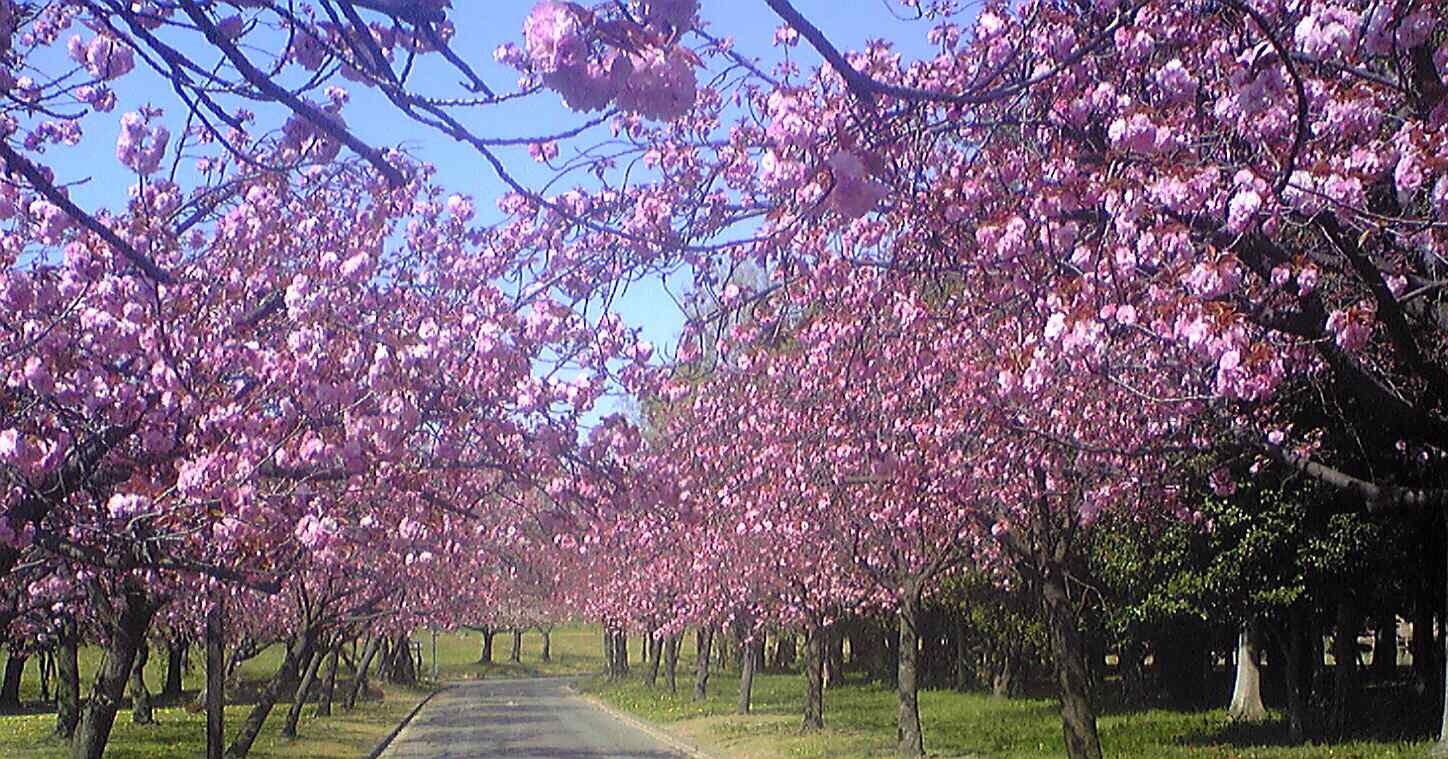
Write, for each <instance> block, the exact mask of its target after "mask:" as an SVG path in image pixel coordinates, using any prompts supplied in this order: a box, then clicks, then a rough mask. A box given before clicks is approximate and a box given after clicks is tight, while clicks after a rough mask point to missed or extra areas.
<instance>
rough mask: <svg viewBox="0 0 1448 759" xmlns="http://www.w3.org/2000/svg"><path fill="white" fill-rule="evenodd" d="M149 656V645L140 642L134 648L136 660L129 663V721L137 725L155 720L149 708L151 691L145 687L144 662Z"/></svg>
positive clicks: (150, 723) (153, 713) (151, 722)
mask: <svg viewBox="0 0 1448 759" xmlns="http://www.w3.org/2000/svg"><path fill="white" fill-rule="evenodd" d="M150 658H151V647H150V646H149V645H147V644H146V643H144V642H142V643H141V645H140V647H139V648H137V649H136V661H135V663H134V664H132V665H131V682H130V691H131V721H132V722H135V723H136V724H138V725H152V724H155V722H156V714H155V711H154V710H153V709H152V708H151V691H150V690H147V688H146V662H147V661H148V660H149V659H150Z"/></svg>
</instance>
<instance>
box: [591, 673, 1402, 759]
mask: <svg viewBox="0 0 1448 759" xmlns="http://www.w3.org/2000/svg"><path fill="white" fill-rule="evenodd" d="M691 658H692V657H691ZM690 665H691V666H689V667H686V666H685V661H683V660H681V661H680V662H679V670H680V682H679V695H677V696H670V695H669V694H668V693H667V692H665V691H663V690H662V689H661V688H660V689H653V690H651V689H648V688H646V687H645V686H644V685H643V682H642V681H641V680H640V679H638V678H636V677H634V678H629V679H628V680H626V681H624V682H620V683H609V682H607V681H605V680H603V679H602V678H594V679H592V680H589V681H588V682H586V683H585V684H584V690H585V691H586V692H589V693H591V694H593V695H596V696H597V697H599V698H601V699H602V700H604V701H606V702H607V703H609V704H610V705H612V706H614V707H616V708H619V709H622V710H624V711H628V712H630V713H633V714H636V715H638V716H640V717H642V718H644V719H646V720H649V721H652V722H655V723H659V724H662V725H663V726H664V727H665V728H666V729H668V730H670V731H671V732H674V733H676V734H678V735H680V736H681V737H684V738H686V739H688V740H691V741H695V742H697V743H699V744H702V745H704V746H706V747H708V748H711V749H713V750H714V751H715V752H716V753H721V754H723V755H726V756H730V757H738V758H739V759H785V758H786V757H789V758H791V759H795V758H812V757H819V758H821V759H823V758H824V757H831V758H836V759H862V758H864V757H870V758H872V759H873V758H874V757H888V756H892V755H893V753H894V740H895V694H894V691H893V690H889V689H886V688H884V687H881V686H878V685H873V684H847V685H844V686H842V687H838V688H833V689H830V690H828V691H826V693H825V722H826V725H827V728H826V730H824V731H823V732H820V733H816V734H812V735H802V734H800V732H799V727H800V719H801V717H800V710H801V708H802V707H801V703H802V699H803V691H804V688H803V681H802V680H801V678H800V676H798V675H773V674H771V675H760V676H758V677H756V679H755V686H754V697H753V713H752V714H750V715H749V716H744V717H741V716H736V715H734V713H733V712H734V707H735V702H736V700H737V698H738V679H737V674H734V673H728V674H720V673H715V675H714V676H713V677H711V678H710V681H709V686H710V694H709V698H708V700H706V701H704V702H698V703H696V702H694V701H693V698H692V688H693V682H692V678H691V677H687V675H686V673H692V671H693V669H692V662H691V661H690ZM920 712H921V718H922V720H923V722H924V724H925V747H926V750H927V751H928V752H929V753H930V754H931V755H932V756H949V757H982V758H984V757H989V758H990V759H1059V757H1061V756H1064V755H1065V749H1064V746H1063V743H1062V739H1061V722H1060V717H1059V712H1058V711H1057V707H1056V703H1055V702H1054V701H1052V700H1045V699H1011V700H1004V699H993V698H991V697H989V696H986V695H982V694H968V693H956V692H953V691H925V692H922V693H921V696H920ZM1099 729H1100V731H1101V741H1102V744H1103V748H1104V750H1105V753H1106V755H1107V756H1108V757H1111V759H1401V758H1403V757H1418V756H1422V755H1423V753H1424V751H1425V750H1426V748H1427V746H1428V744H1427V743H1425V742H1421V741H1403V740H1384V741H1351V742H1343V743H1335V744H1323V745H1308V746H1287V745H1282V740H1281V737H1280V736H1281V735H1282V734H1283V733H1284V732H1285V729H1283V728H1282V727H1281V726H1280V725H1267V726H1264V727H1260V728H1243V727H1234V726H1232V725H1231V724H1229V723H1228V722H1227V721H1226V714H1225V712H1224V711H1221V710H1216V711H1202V712H1178V711H1167V710H1160V709H1153V710H1142V711H1130V712H1121V713H1110V714H1106V715H1103V716H1102V717H1101V718H1100V721H1099Z"/></svg>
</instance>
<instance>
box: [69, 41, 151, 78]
mask: <svg viewBox="0 0 1448 759" xmlns="http://www.w3.org/2000/svg"><path fill="white" fill-rule="evenodd" d="M67 47H68V52H69V53H70V58H71V60H73V61H75V62H76V63H79V64H80V65H82V66H84V67H85V68H86V70H87V71H89V72H90V73H91V76H94V77H95V78H97V79H104V80H111V79H119V78H120V77H123V76H125V75H126V74H128V73H130V72H131V69H133V68H135V67H136V60H135V56H134V55H133V54H132V52H131V48H130V47H129V46H128V45H126V43H124V42H121V41H120V40H118V39H116V38H115V37H112V36H110V35H107V34H102V35H98V36H97V37H95V38H94V39H92V40H91V41H90V42H89V43H86V42H82V41H81V38H80V37H79V36H76V37H71V38H70V42H69V44H68V46H67Z"/></svg>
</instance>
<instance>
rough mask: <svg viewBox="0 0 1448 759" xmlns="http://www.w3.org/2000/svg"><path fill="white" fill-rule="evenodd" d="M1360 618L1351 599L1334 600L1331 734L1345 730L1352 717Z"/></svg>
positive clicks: (1341, 733)
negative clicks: (1335, 608)
mask: <svg viewBox="0 0 1448 759" xmlns="http://www.w3.org/2000/svg"><path fill="white" fill-rule="evenodd" d="M1361 621H1362V620H1361V618H1360V617H1359V616H1358V613H1357V609H1356V608H1355V607H1354V606H1353V602H1352V599H1349V598H1342V599H1340V600H1339V601H1338V603H1337V619H1336V623H1335V624H1334V630H1333V635H1332V657H1333V678H1332V712H1331V718H1330V724H1331V725H1332V731H1333V733H1334V734H1335V735H1339V736H1341V735H1343V734H1345V733H1346V731H1347V727H1348V721H1349V720H1350V719H1351V717H1352V707H1353V696H1354V694H1355V693H1356V691H1357V669H1358V643H1357V637H1358V631H1359V628H1360V627H1361V625H1360V624H1359V623H1360V622H1361Z"/></svg>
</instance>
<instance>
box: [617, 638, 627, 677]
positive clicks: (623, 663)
mask: <svg viewBox="0 0 1448 759" xmlns="http://www.w3.org/2000/svg"><path fill="white" fill-rule="evenodd" d="M614 645H615V649H614V656H615V663H616V664H618V676H619V677H627V676H628V671H629V667H628V630H624V629H620V630H618V631H617V632H616V633H614Z"/></svg>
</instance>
